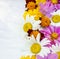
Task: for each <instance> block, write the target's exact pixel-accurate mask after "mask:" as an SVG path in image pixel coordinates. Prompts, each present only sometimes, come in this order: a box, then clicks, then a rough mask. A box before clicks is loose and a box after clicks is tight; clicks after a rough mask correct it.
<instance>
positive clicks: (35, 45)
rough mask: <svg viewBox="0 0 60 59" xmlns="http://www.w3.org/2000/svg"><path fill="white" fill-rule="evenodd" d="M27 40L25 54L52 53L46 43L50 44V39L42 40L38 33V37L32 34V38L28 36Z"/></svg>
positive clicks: (43, 54) (44, 54)
mask: <svg viewBox="0 0 60 59" xmlns="http://www.w3.org/2000/svg"><path fill="white" fill-rule="evenodd" d="M26 40H27V42H26V44H25V46H26V47H25V48H24V49H25V50H24V51H25V52H26V54H25V55H30V56H31V55H40V56H42V57H44V56H47V54H49V53H50V50H49V48H48V47H46V46H45V45H47V44H49V42H50V41H49V40H48V39H47V38H44V39H43V40H42V41H40V34H38V35H37V37H36V39H35V38H34V36H33V35H32V36H31V37H30V38H26Z"/></svg>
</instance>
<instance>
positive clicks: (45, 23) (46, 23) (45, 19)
mask: <svg viewBox="0 0 60 59" xmlns="http://www.w3.org/2000/svg"><path fill="white" fill-rule="evenodd" d="M50 23H51V21H50V19H49V18H48V17H46V16H43V17H42V18H41V26H42V27H47V26H49V25H50Z"/></svg>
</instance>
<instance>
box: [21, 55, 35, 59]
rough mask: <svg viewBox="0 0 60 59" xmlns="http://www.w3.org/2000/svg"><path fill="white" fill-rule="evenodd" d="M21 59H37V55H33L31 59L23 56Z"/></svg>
mask: <svg viewBox="0 0 60 59" xmlns="http://www.w3.org/2000/svg"><path fill="white" fill-rule="evenodd" d="M20 59H36V56H35V55H32V56H31V57H30V56H21V58H20Z"/></svg>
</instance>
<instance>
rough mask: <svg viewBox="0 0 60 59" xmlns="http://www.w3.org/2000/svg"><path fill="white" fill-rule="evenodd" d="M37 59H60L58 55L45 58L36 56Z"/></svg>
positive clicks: (49, 55)
mask: <svg viewBox="0 0 60 59" xmlns="http://www.w3.org/2000/svg"><path fill="white" fill-rule="evenodd" d="M36 57H37V59H58V56H57V54H54V53H53V54H51V53H50V54H48V56H45V57H41V56H39V55H37V56H36Z"/></svg>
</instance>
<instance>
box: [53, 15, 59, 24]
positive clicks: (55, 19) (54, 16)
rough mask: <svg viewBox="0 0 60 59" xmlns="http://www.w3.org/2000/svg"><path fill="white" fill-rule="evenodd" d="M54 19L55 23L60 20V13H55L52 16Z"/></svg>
mask: <svg viewBox="0 0 60 59" xmlns="http://www.w3.org/2000/svg"><path fill="white" fill-rule="evenodd" d="M52 21H53V22H54V23H58V22H60V16H59V15H53V16H52Z"/></svg>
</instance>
